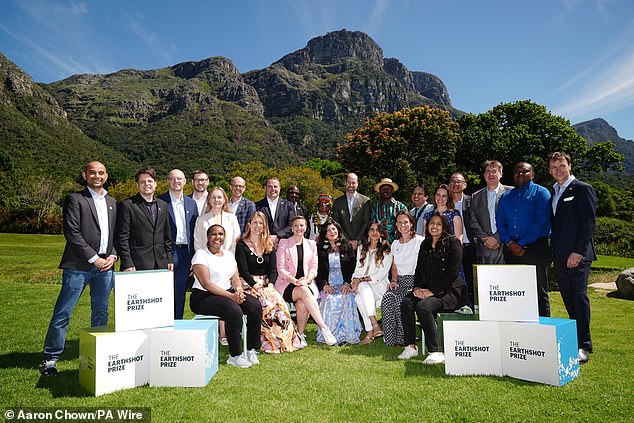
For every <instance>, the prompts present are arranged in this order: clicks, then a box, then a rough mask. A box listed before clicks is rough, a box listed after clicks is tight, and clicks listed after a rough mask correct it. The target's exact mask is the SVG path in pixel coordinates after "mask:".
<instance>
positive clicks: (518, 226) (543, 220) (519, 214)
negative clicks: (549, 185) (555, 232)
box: [495, 181, 552, 247]
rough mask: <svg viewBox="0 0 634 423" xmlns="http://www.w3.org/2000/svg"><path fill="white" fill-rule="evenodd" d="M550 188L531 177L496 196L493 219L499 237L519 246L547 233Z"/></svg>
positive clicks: (549, 214) (548, 230) (548, 229)
mask: <svg viewBox="0 0 634 423" xmlns="http://www.w3.org/2000/svg"><path fill="white" fill-rule="evenodd" d="M551 213H552V210H551V208H550V192H548V190H547V189H546V188H544V187H542V186H541V185H537V184H536V183H534V182H533V181H530V182H529V183H528V184H526V185H524V186H523V187H522V188H519V189H518V188H513V189H512V190H510V191H506V192H505V193H504V194H503V195H502V197H501V198H500V202H499V204H498V211H497V214H496V215H495V222H496V226H497V229H498V234H499V235H500V241H502V242H503V243H504V244H508V243H509V242H511V241H515V242H517V243H518V244H519V245H521V246H522V247H525V246H526V245H528V244H532V243H533V242H535V241H537V240H538V239H540V238H544V237H547V236H548V235H550V216H551Z"/></svg>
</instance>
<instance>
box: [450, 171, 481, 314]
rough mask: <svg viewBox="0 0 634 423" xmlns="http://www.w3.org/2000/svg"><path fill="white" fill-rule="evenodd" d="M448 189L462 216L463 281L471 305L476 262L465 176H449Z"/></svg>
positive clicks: (458, 174)
mask: <svg viewBox="0 0 634 423" xmlns="http://www.w3.org/2000/svg"><path fill="white" fill-rule="evenodd" d="M449 189H450V190H451V197H452V199H453V204H454V207H455V208H456V210H458V211H459V212H460V215H461V216H462V270H463V271H464V276H465V282H466V284H467V288H468V289H469V298H470V299H471V305H473V297H474V294H473V289H474V287H473V265H474V263H475V262H476V249H475V245H474V244H473V243H472V242H471V236H470V235H469V234H470V233H471V228H470V227H469V226H470V223H471V196H470V195H466V194H465V193H464V191H465V189H467V178H465V176H464V175H463V174H462V173H459V172H456V173H454V174H453V175H451V178H449Z"/></svg>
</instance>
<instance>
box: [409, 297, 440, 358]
mask: <svg viewBox="0 0 634 423" xmlns="http://www.w3.org/2000/svg"><path fill="white" fill-rule="evenodd" d="M441 311H443V308H442V300H441V299H440V298H438V297H433V296H432V297H427V298H425V299H424V300H421V299H420V298H417V297H415V296H414V295H413V294H408V295H407V296H406V297H405V298H403V302H401V321H402V323H403V333H404V341H405V345H412V344H415V343H416V318H415V316H414V314H416V316H418V321H419V322H420V326H421V329H422V330H423V333H424V334H425V345H426V346H427V351H429V352H430V353H433V352H438V330H437V326H436V315H437V314H438V313H439V312H441Z"/></svg>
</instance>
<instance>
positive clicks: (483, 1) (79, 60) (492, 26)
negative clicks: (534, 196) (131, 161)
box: [0, 0, 634, 139]
mask: <svg viewBox="0 0 634 423" xmlns="http://www.w3.org/2000/svg"><path fill="white" fill-rule="evenodd" d="M0 8H1V10H2V13H1V14H0V51H2V53H3V54H4V55H5V56H7V57H8V58H9V59H10V60H12V61H13V62H14V63H16V64H17V65H18V66H20V67H21V68H22V69H23V70H25V71H26V72H28V73H29V74H30V75H31V76H32V77H33V79H34V80H36V81H38V82H51V81H56V80H59V79H63V78H66V77H68V76H70V75H72V74H76V73H110V72H114V71H117V70H120V69H126V68H135V69H156V68H162V67H167V66H171V65H173V64H176V63H180V62H183V61H189V60H201V59H204V58H207V57H212V56H225V57H228V58H229V59H231V60H232V61H233V62H234V63H235V65H236V66H237V67H238V69H239V70H240V71H241V72H247V71H249V70H253V69H260V68H264V67H266V66H268V65H270V64H271V63H273V62H275V61H276V60H278V59H279V58H281V57H282V56H284V55H285V54H288V53H290V52H293V51H295V50H298V49H301V48H303V47H305V46H306V43H307V42H308V40H310V39H311V38H313V37H315V36H319V35H323V34H326V33H327V32H329V31H335V30H339V29H343V28H345V29H348V30H354V31H363V32H365V33H367V34H369V35H370V36H371V37H372V38H373V39H374V40H375V41H376V42H377V43H378V44H379V46H381V48H382V49H383V54H384V56H385V57H395V58H397V59H399V60H400V61H401V62H402V63H403V64H404V65H405V66H406V67H407V68H408V69H410V70H416V71H424V72H430V73H433V74H435V75H437V76H438V77H440V78H441V79H442V81H443V82H444V83H445V84H446V85H447V88H448V90H449V95H450V97H451V99H452V102H453V105H454V106H455V107H457V108H459V109H461V110H464V111H466V112H471V113H483V112H486V111H487V110H490V109H491V108H493V107H494V106H496V105H497V104H500V103H505V102H512V101H516V100H523V99H531V100H533V101H535V102H536V103H539V104H543V105H545V106H546V107H547V109H548V110H549V111H551V112H553V113H555V114H558V115H561V116H564V117H566V118H567V119H570V121H571V122H572V123H578V122H581V121H584V120H588V119H592V118H595V117H601V118H604V119H605V120H607V121H608V122H609V123H610V124H611V125H612V126H614V127H615V128H616V129H617V130H618V132H619V135H621V136H622V137H624V138H626V139H634V1H632V0H527V1H513V0H480V1H474V0H453V1H437V0H348V1H347V0H260V1H258V0H222V1H220V0H217V1H214V0H207V1H180V2H175V1H163V0H151V1H150V0H89V1H82V0H72V1H71V0H0Z"/></svg>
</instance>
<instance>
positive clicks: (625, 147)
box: [572, 118, 634, 173]
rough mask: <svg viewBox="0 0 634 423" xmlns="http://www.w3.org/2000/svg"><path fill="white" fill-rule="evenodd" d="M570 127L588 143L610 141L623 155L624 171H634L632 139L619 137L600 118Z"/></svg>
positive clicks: (633, 143)
mask: <svg viewBox="0 0 634 423" xmlns="http://www.w3.org/2000/svg"><path fill="white" fill-rule="evenodd" d="M572 127H573V128H574V129H575V131H577V133H578V134H579V135H581V136H582V137H583V138H585V140H586V141H587V142H588V144H589V145H592V144H594V143H595V142H605V141H612V142H613V143H614V144H615V145H616V147H615V149H616V150H617V151H618V152H619V153H621V154H623V155H624V156H625V160H624V161H623V168H624V170H625V172H627V173H634V141H632V140H626V139H625V138H621V137H620V136H619V134H618V132H617V131H616V129H615V128H614V127H612V126H610V124H609V123H608V122H606V121H605V120H603V119H600V118H597V119H592V120H588V121H585V122H581V123H576V124H574V125H572Z"/></svg>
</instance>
